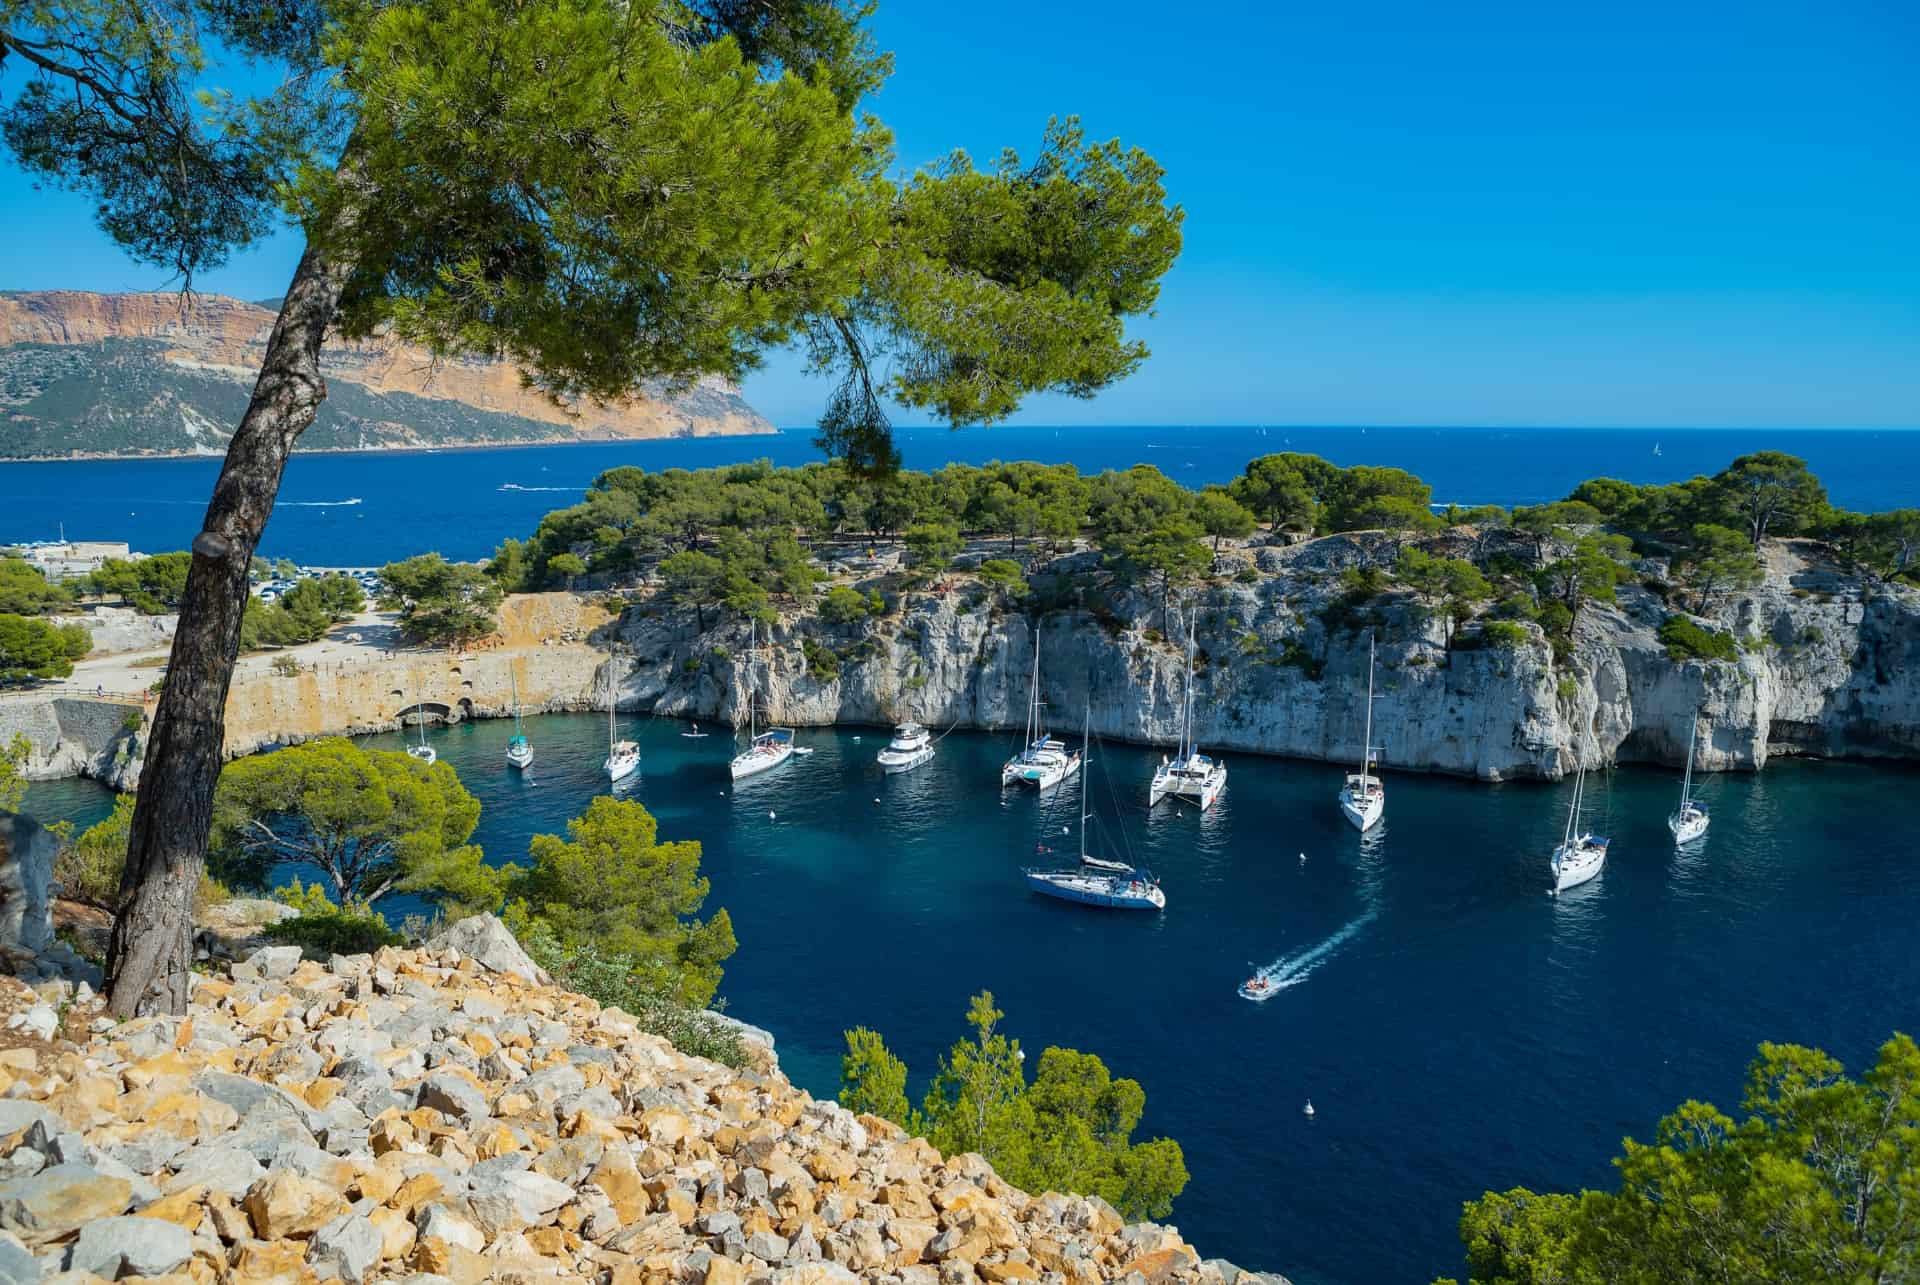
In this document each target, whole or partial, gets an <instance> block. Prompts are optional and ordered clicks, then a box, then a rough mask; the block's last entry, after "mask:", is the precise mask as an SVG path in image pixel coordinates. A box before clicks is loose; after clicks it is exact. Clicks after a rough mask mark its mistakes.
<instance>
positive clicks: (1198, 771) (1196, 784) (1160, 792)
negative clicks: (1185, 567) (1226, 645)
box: [1147, 612, 1227, 811]
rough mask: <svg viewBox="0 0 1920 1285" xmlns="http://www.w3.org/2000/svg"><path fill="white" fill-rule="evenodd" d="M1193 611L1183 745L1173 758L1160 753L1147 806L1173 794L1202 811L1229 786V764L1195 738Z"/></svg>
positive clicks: (1182, 714)
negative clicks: (1203, 750) (1206, 752)
mask: <svg viewBox="0 0 1920 1285" xmlns="http://www.w3.org/2000/svg"><path fill="white" fill-rule="evenodd" d="M1193 623H1194V622H1193V614H1192V613H1191V612H1189V613H1188V615H1187V683H1186V690H1185V692H1184V697H1185V699H1184V702H1183V704H1182V707H1181V711H1180V745H1179V748H1178V749H1176V750H1175V751H1174V756H1173V757H1172V758H1171V759H1169V758H1168V757H1167V756H1166V755H1164V754H1163V755H1161V756H1160V766H1159V767H1157V768H1155V769H1154V770H1153V783H1152V784H1151V785H1150V786H1148V788H1147V806H1148V807H1152V806H1153V805H1154V804H1156V803H1158V802H1159V801H1160V800H1162V799H1164V798H1166V797H1168V796H1169V795H1171V796H1173V797H1175V798H1181V799H1186V800H1187V801H1188V802H1191V803H1195V804H1198V805H1199V807H1200V809H1201V811H1205V810H1206V809H1208V808H1210V807H1212V806H1213V801H1214V800H1215V799H1217V798H1219V797H1220V791H1222V790H1224V789H1225V788H1226V787H1227V765H1226V764H1225V763H1220V762H1216V761H1215V760H1213V759H1210V758H1208V757H1207V756H1206V755H1204V754H1202V753H1201V752H1200V749H1199V747H1198V746H1197V745H1195V744H1194V739H1193Z"/></svg>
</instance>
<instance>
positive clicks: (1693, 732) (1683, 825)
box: [1667, 710, 1709, 844]
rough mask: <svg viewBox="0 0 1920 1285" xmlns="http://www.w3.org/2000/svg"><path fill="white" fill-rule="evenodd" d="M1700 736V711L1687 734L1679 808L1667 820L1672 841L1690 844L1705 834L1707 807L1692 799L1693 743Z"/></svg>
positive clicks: (1696, 713)
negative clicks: (1685, 758)
mask: <svg viewBox="0 0 1920 1285" xmlns="http://www.w3.org/2000/svg"><path fill="white" fill-rule="evenodd" d="M1699 736H1700V711H1698V710H1695V711H1694V713H1693V727H1692V728H1691V729H1690V730H1689V731H1688V733H1687V774H1686V775H1685V776H1684V777H1682V778H1681V781H1680V806H1679V807H1678V808H1676V809H1674V813H1673V815H1672V816H1670V817H1668V818H1667V829H1669V830H1671V831H1673V841H1674V842H1675V843H1676V844H1679V843H1691V842H1693V841H1694V840H1695V839H1698V838H1699V837H1700V836H1701V835H1703V834H1705V833H1706V832H1707V822H1708V820H1709V818H1708V816H1707V805H1706V804H1704V803H1702V802H1700V801H1699V800H1698V799H1696V798H1694V797H1693V753H1694V743H1695V742H1696V741H1697V740H1698V739H1699Z"/></svg>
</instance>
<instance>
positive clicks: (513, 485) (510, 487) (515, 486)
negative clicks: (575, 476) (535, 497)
mask: <svg viewBox="0 0 1920 1285" xmlns="http://www.w3.org/2000/svg"><path fill="white" fill-rule="evenodd" d="M500 489H501V490H502V491H567V492H577V491H579V490H580V488H579V487H577V486H522V485H520V484H519V483H518V482H502V483H501V484H500Z"/></svg>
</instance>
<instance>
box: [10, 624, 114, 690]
mask: <svg viewBox="0 0 1920 1285" xmlns="http://www.w3.org/2000/svg"><path fill="white" fill-rule="evenodd" d="M92 650H93V637H92V635H91V634H89V633H88V632H87V627H86V626H85V625H82V624H78V623H72V624H65V625H56V624H54V623H52V622H51V621H47V620H41V619H38V618H37V617H34V616H10V615H0V683H27V682H36V681H39V680H42V679H48V678H65V677H67V676H68V675H69V674H71V673H73V662H74V661H76V660H80V659H83V658H84V657H85V656H86V654H87V653H88V652H89V651H92Z"/></svg>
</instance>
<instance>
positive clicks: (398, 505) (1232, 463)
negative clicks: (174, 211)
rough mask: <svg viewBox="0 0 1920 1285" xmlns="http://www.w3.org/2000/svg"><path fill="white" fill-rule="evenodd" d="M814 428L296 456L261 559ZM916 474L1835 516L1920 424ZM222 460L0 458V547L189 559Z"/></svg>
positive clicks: (364, 556) (1884, 497)
mask: <svg viewBox="0 0 1920 1285" xmlns="http://www.w3.org/2000/svg"><path fill="white" fill-rule="evenodd" d="M813 437H814V434H813V431H812V430H811V429H804V428H794V429H784V430H782V431H780V432H778V433H773V434H766V435H758V436H749V437H696V438H674V439H667V440H662V441H650V442H622V443H600V444H571V445H563V446H527V447H504V448H503V447H485V448H475V449H471V450H455V449H448V450H436V451H404V452H394V451H387V452H369V453H347V454H326V455H296V456H294V457H293V459H292V461H291V462H290V463H289V464H288V466H287V472H286V478H285V481H284V483H283V484H282V486H281V488H280V499H279V503H278V504H277V505H276V506H275V508H274V513H273V517H272V520H271V521H270V522H269V523H268V525H267V530H266V534H265V537H264V538H263V540H262V542H261V552H262V553H264V554H267V555H268V556H271V557H276V558H280V557H284V558H291V559H292V560H293V561H295V562H298V563H301V564H304V565H311V566H329V567H372V566H379V565H381V564H382V563H385V562H388V561H391V560H393V559H395V558H401V557H406V556H409V555H411V554H415V553H424V552H428V551H438V552H440V553H443V554H445V555H446V556H447V557H449V558H454V559H474V558H484V557H487V556H489V555H490V554H492V552H493V550H494V549H495V547H497V546H498V544H499V542H500V541H501V540H503V539H505V538H506V537H508V536H521V537H524V536H526V535H528V534H529V533H531V532H532V531H533V529H534V527H535V526H536V525H538V523H539V521H540V518H541V516H542V515H543V514H545V513H547V512H549V511H550V510H552V509H556V508H561V507H563V506H565V505H568V504H572V503H575V502H576V501H578V500H579V499H580V497H581V495H582V494H583V493H584V491H585V490H586V487H587V485H588V484H589V483H591V482H592V481H593V479H594V478H595V477H596V476H598V475H599V474H600V473H602V472H603V471H605V470H606V469H609V468H613V467H616V466H618V465H628V464H630V465H637V466H638V467H640V468H645V469H652V470H659V469H668V468H690V469H691V468H706V467H710V466H713V465H717V464H730V463H738V462H740V461H743V460H755V459H768V460H772V461H773V462H774V463H776V464H782V465H797V464H804V463H807V462H808V461H810V460H818V459H820V458H822V456H821V452H820V450H819V449H818V448H817V447H816V446H815V445H814V441H813ZM898 442H899V445H900V450H901V454H902V456H903V457H904V458H905V461H906V464H907V465H908V466H909V467H911V468H938V467H940V466H941V465H942V464H946V463H948V462H949V461H954V460H958V461H962V462H965V463H972V464H984V463H987V462H988V461H991V460H1039V461H1042V462H1044V463H1063V462H1071V463H1073V464H1075V465H1077V466H1078V467H1079V468H1080V470H1081V471H1082V472H1086V473H1095V472H1099V471H1100V470H1102V469H1108V468H1130V467H1132V466H1133V465H1135V464H1139V463H1147V464H1152V465H1155V466H1156V467H1158V468H1159V469H1161V471H1163V472H1165V473H1166V474H1167V475H1168V476H1170V477H1172V478H1174V479H1175V480H1177V481H1179V482H1182V483H1185V484H1188V485H1191V486H1196V487H1197V486H1204V485H1206V484H1207V483H1210V482H1225V481H1228V480H1230V479H1231V478H1233V477H1234V476H1235V475H1236V474H1238V473H1239V472H1240V471H1241V469H1242V468H1243V467H1244V466H1245V464H1246V462H1247V461H1248V460H1250V459H1253V458H1255V457H1256V456H1260V455H1265V454H1267V453H1269V452H1273V451H1306V452H1310V453H1312V454H1316V455H1321V456H1324V457H1325V458H1327V459H1329V460H1331V461H1333V462H1334V463H1335V464H1339V465H1342V466H1346V465H1353V464H1378V465H1392V466H1395V467H1399V468H1404V469H1408V470H1410V471H1412V472H1414V473H1417V474H1419V475H1420V476H1421V477H1422V478H1425V479H1426V480H1427V481H1428V482H1429V483H1430V484H1432V486H1433V497H1434V500H1435V501H1436V502H1438V503H1440V504H1449V503H1453V504H1461V505H1473V504H1506V505H1513V504H1538V503H1542V502H1545V501H1550V500H1557V499H1562V498H1564V497H1565V496H1566V494H1567V493H1568V492H1569V491H1571V490H1572V489H1573V488H1574V487H1575V486H1578V485H1579V484H1580V483H1581V482H1583V481H1585V480H1586V479H1588V478H1591V477H1616V478H1620V479H1622V480H1625V481H1629V482H1637V483H1648V482H1674V481H1684V480H1685V479H1687V478H1690V477H1694V476H1697V475H1701V474H1712V473H1715V472H1717V471H1719V470H1720V469H1722V468H1724V467H1726V465H1727V463H1728V462H1729V461H1731V460H1732V459H1733V458H1734V457H1735V456H1737V455H1740V454H1743V453H1745V452H1747V451H1756V450H1782V451H1787V452H1789V453H1791V454H1795V455H1799V456H1801V457H1803V458H1804V459H1806V460H1807V461H1808V463H1809V464H1810V465H1811V466H1812V467H1813V469H1814V471H1815V472H1816V473H1818V474H1819V475H1820V477H1821V478H1822V479H1823V480H1824V481H1825V482H1826V484H1827V489H1828V490H1829V492H1830V493H1831V494H1832V497H1833V500H1834V502H1835V503H1837V504H1841V505H1844V506H1846V507H1849V508H1853V509H1860V510H1877V509H1888V508H1900V507H1905V506H1910V505H1914V504H1920V481H1917V480H1916V479H1920V432H1902V431H1898V430H1857V431H1855V430H1837V429H1822V430H1799V431H1796V430H1788V429H1711V430H1708V429H1610V428H1609V429H1603V428H1579V429H1573V428H1559V429H1522V428H1513V429H1485V428H1299V427H1281V426H1270V427H1262V426H1258V425H1246V426H1239V427H1218V426H1206V427H1179V426H1174V427H1072V428H1045V427H1039V428H1035V427H1025V426H1021V427H1006V426H1002V427H997V428H968V429H959V430H953V429H944V428H903V429H900V430H898ZM219 471H220V460H219V459H218V458H188V459H158V460H74V461H46V462H32V463H0V544H4V543H8V542H12V541H23V540H52V539H57V538H59V537H60V535H61V533H62V532H64V533H65V534H66V535H67V536H68V537H70V538H73V539H76V540H81V539H84V540H125V541H127V542H128V543H129V544H130V545H131V546H132V548H133V549H134V550H135V551H138V552H143V553H164V552H166V551H168V550H170V549H182V548H185V547H186V546H187V545H188V543H189V542H191V540H192V539H193V537H194V535H195V534H196V533H197V532H198V531H199V529H200V520H201V515H202V514H203V513H204V512H205V510H206V503H207V496H208V495H209V494H210V493H211V492H212V489H213V482H214V479H215V477H217V476H218V475H219Z"/></svg>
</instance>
